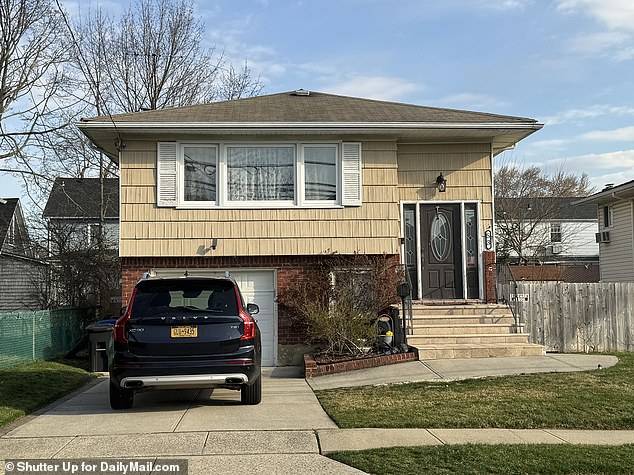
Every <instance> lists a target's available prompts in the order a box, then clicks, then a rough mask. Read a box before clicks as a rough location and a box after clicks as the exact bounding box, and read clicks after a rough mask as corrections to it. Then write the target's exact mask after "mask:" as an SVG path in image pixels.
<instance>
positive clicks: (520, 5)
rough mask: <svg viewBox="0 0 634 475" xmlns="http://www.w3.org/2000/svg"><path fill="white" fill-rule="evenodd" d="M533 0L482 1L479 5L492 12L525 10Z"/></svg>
mask: <svg viewBox="0 0 634 475" xmlns="http://www.w3.org/2000/svg"><path fill="white" fill-rule="evenodd" d="M532 3H533V0H480V1H479V2H478V4H479V5H480V6H482V7H484V8H488V9H491V10H524V9H525V8H526V7H527V6H528V5H531V4H532Z"/></svg>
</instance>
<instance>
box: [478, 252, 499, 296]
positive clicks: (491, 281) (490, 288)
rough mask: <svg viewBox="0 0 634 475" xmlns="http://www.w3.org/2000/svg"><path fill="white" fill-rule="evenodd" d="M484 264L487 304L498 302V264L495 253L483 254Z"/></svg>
mask: <svg viewBox="0 0 634 475" xmlns="http://www.w3.org/2000/svg"><path fill="white" fill-rule="evenodd" d="M482 261H483V262H484V300H485V302H486V303H495V302H497V296H496V295H497V293H496V280H497V279H496V274H497V269H496V262H495V252H494V251H484V252H483V253H482Z"/></svg>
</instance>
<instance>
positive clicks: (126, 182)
mask: <svg viewBox="0 0 634 475" xmlns="http://www.w3.org/2000/svg"><path fill="white" fill-rule="evenodd" d="M199 140H200V138H199ZM206 140H208V141H209V142H211V143H215V142H220V141H221V140H220V139H218V138H216V139H206ZM362 153H363V158H362V160H363V170H362V176H363V178H362V181H363V204H362V206H361V207H346V208H337V209H306V208H303V209H302V208H293V209H175V208H158V207H156V204H155V203H156V185H155V183H156V141H149V140H148V141H142V142H141V141H129V142H128V144H127V146H126V149H125V150H124V152H123V153H122V156H121V168H120V171H121V210H120V213H121V245H120V255H121V256H124V257H132V256H200V255H205V256H209V257H219V256H267V255H293V254H297V255H310V254H320V253H331V252H337V253H341V254H351V253H354V252H359V253H367V254H383V253H386V254H396V253H398V252H399V239H398V238H399V228H398V226H399V224H398V223H399V207H398V191H397V186H396V185H397V174H396V167H397V165H396V144H395V143H394V142H389V141H388V142H372V141H368V142H363V143H362ZM212 237H213V238H217V239H218V247H217V249H216V250H215V251H208V252H206V253H204V252H203V249H204V248H205V247H208V246H209V245H210V241H211V238H212Z"/></svg>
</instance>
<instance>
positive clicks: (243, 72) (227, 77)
mask: <svg viewBox="0 0 634 475" xmlns="http://www.w3.org/2000/svg"><path fill="white" fill-rule="evenodd" d="M219 82H220V84H219V85H218V88H217V96H218V99H221V100H228V101H233V100H236V99H242V98H243V97H253V96H257V95H258V94H260V93H261V92H262V88H263V87H264V85H263V84H262V83H261V82H260V78H259V77H258V78H254V77H253V76H252V75H251V71H250V70H249V66H248V63H247V61H246V60H245V62H244V64H243V65H242V68H241V69H239V70H237V71H236V69H235V68H234V67H233V66H232V65H229V66H228V67H226V68H223V70H222V72H221V74H220V81H219Z"/></svg>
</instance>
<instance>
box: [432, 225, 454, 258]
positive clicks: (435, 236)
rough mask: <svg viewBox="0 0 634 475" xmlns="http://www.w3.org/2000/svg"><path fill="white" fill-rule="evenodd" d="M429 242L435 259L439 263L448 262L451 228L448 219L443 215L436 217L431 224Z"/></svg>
mask: <svg viewBox="0 0 634 475" xmlns="http://www.w3.org/2000/svg"><path fill="white" fill-rule="evenodd" d="M429 242H430V243H431V252H432V254H433V255H434V258H435V259H436V260H437V261H439V262H444V261H446V260H447V258H448V257H449V251H450V250H451V226H450V225H449V221H448V220H447V217H446V216H445V215H444V214H442V213H438V214H437V215H436V216H434V219H433V220H432V222H431V231H430V236H429Z"/></svg>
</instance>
